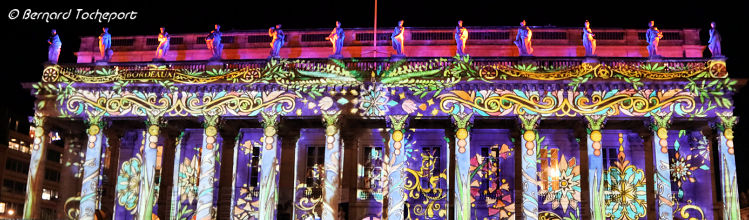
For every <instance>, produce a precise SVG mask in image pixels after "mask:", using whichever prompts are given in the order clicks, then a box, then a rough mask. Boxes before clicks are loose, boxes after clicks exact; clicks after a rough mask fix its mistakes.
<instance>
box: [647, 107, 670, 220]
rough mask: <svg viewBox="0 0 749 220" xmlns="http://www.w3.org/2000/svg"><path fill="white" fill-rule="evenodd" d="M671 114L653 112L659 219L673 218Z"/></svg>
mask: <svg viewBox="0 0 749 220" xmlns="http://www.w3.org/2000/svg"><path fill="white" fill-rule="evenodd" d="M671 114H672V112H669V113H664V112H655V113H651V115H652V116H653V122H654V123H653V127H652V129H653V132H655V134H654V135H653V160H654V161H655V179H654V181H655V190H656V191H655V192H656V194H657V198H658V199H656V203H657V206H658V218H659V219H672V218H673V207H672V205H673V204H672V203H673V202H672V201H671V172H670V170H669V169H670V165H669V159H668V127H669V126H670V124H671Z"/></svg>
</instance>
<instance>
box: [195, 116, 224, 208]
mask: <svg viewBox="0 0 749 220" xmlns="http://www.w3.org/2000/svg"><path fill="white" fill-rule="evenodd" d="M203 117H204V118H205V121H204V122H203V127H204V128H205V129H204V130H203V144H202V146H201V147H200V174H199V177H198V204H197V208H196V211H195V216H196V219H197V220H211V219H215V216H214V215H213V214H211V212H212V211H213V203H214V198H215V197H214V190H216V189H215V185H214V183H215V176H216V153H217V152H218V149H219V142H218V138H219V137H218V120H219V119H218V115H211V114H206V115H205V116H203Z"/></svg>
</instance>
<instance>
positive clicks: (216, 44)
mask: <svg viewBox="0 0 749 220" xmlns="http://www.w3.org/2000/svg"><path fill="white" fill-rule="evenodd" d="M221 35H223V34H222V33H221V25H218V24H216V25H214V29H213V30H212V31H211V32H210V33H208V36H206V37H205V44H206V46H208V50H210V51H211V60H220V59H221V54H222V53H223V52H224V45H223V44H221Z"/></svg>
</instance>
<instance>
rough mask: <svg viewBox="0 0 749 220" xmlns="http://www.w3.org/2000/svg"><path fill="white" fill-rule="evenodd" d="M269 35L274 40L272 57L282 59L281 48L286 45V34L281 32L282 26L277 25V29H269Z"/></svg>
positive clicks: (271, 44) (271, 43)
mask: <svg viewBox="0 0 749 220" xmlns="http://www.w3.org/2000/svg"><path fill="white" fill-rule="evenodd" d="M268 35H270V37H271V38H272V40H271V42H270V48H271V49H270V57H271V58H280V57H281V56H280V55H279V54H280V52H281V47H283V44H284V43H285V40H286V34H284V33H283V30H281V25H280V24H277V25H276V26H275V27H271V28H270V29H268Z"/></svg>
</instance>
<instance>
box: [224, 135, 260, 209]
mask: <svg viewBox="0 0 749 220" xmlns="http://www.w3.org/2000/svg"><path fill="white" fill-rule="evenodd" d="M239 133H240V136H239V137H238V138H237V140H238V142H237V146H236V147H235V149H236V151H235V152H234V164H241V166H234V172H233V173H234V182H233V183H232V184H233V191H232V198H233V199H232V210H231V213H232V219H236V220H240V219H253V220H254V219H258V211H259V210H258V208H259V201H258V198H259V197H258V196H259V193H260V187H259V185H258V183H260V151H261V149H262V147H263V144H262V140H261V139H262V138H263V129H260V128H244V129H241V130H240V131H239Z"/></svg>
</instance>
